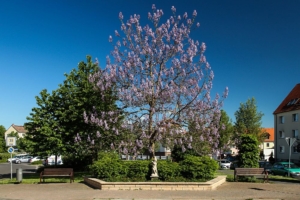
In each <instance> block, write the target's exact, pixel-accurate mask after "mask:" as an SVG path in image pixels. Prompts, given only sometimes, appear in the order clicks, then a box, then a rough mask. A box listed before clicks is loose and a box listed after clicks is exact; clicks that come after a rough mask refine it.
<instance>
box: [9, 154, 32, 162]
mask: <svg viewBox="0 0 300 200" xmlns="http://www.w3.org/2000/svg"><path fill="white" fill-rule="evenodd" d="M31 158H32V156H22V157H20V158H17V159H16V160H14V161H13V162H15V163H16V164H20V163H28V162H29V160H30V159H31Z"/></svg>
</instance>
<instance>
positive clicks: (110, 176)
mask: <svg viewBox="0 0 300 200" xmlns="http://www.w3.org/2000/svg"><path fill="white" fill-rule="evenodd" d="M90 171H91V172H92V174H93V175H94V176H95V177H97V178H100V179H105V180H111V181H112V180H115V179H117V178H121V177H122V173H124V171H126V170H125V169H124V167H123V165H122V163H121V160H120V158H119V156H118V154H117V153H114V152H107V153H100V154H99V160H98V161H96V162H94V163H93V164H92V165H90ZM123 176H124V174H123Z"/></svg>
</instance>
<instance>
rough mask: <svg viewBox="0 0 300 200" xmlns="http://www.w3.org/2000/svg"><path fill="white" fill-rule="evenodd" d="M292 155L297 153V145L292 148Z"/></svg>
mask: <svg viewBox="0 0 300 200" xmlns="http://www.w3.org/2000/svg"><path fill="white" fill-rule="evenodd" d="M293 153H298V151H297V145H295V146H293Z"/></svg>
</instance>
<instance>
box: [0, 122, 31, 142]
mask: <svg viewBox="0 0 300 200" xmlns="http://www.w3.org/2000/svg"><path fill="white" fill-rule="evenodd" d="M12 132H16V133H18V135H19V137H20V138H22V137H24V136H25V134H26V132H27V131H26V130H25V128H24V126H19V125H14V124H12V125H11V126H10V127H9V128H8V129H7V130H6V131H5V133H4V136H5V139H6V137H7V135H9V134H10V133H12Z"/></svg>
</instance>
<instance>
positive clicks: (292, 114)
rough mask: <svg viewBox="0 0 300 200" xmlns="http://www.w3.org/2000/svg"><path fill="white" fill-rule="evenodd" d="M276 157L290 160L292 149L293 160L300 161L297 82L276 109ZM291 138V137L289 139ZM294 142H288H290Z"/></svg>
mask: <svg viewBox="0 0 300 200" xmlns="http://www.w3.org/2000/svg"><path fill="white" fill-rule="evenodd" d="M273 114H274V131H275V149H274V150H275V153H274V154H275V159H276V160H280V161H288V160H289V154H290V151H291V157H290V159H291V162H294V163H299V162H300V152H297V145H298V143H299V144H300V140H299V139H300V138H299V129H300V122H299V114H300V84H297V85H296V86H295V87H294V88H293V89H292V90H291V91H290V93H289V94H288V95H287V96H286V97H285V99H284V100H283V101H282V102H281V103H280V105H279V106H278V107H277V109H276V110H275V111H274V113H273ZM289 138H291V139H290V140H289ZM289 141H291V142H294V143H293V144H290V145H289V144H288V142H289Z"/></svg>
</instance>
